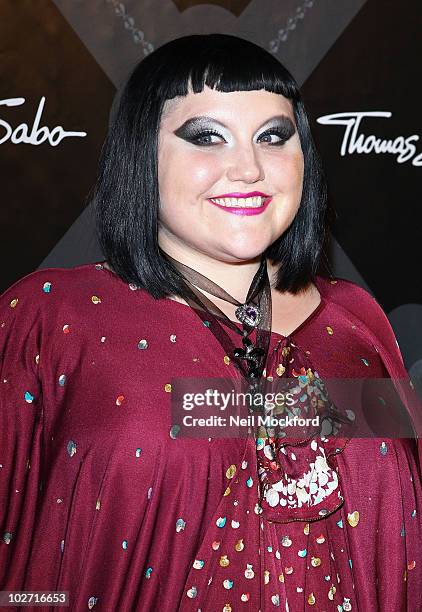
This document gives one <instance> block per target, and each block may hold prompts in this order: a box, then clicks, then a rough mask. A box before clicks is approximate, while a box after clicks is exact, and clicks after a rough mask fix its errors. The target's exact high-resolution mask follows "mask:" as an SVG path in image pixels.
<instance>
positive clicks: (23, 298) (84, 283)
mask: <svg viewBox="0 0 422 612" xmlns="http://www.w3.org/2000/svg"><path fill="white" fill-rule="evenodd" d="M95 265H96V264H84V265H81V266H76V267H74V268H45V269H42V270H35V271H34V272H31V273H30V274H27V275H26V276H23V277H21V278H20V279H18V280H17V281H16V282H15V283H13V284H12V285H10V287H8V288H7V289H6V290H5V291H3V293H2V294H1V295H0V316H1V317H2V319H4V318H5V317H6V318H9V317H11V316H14V317H18V316H19V317H21V316H25V317H26V318H31V317H32V318H34V317H37V318H40V317H41V315H42V314H43V313H45V312H46V310H50V309H54V308H55V307H58V308H59V307H62V306H63V305H64V304H66V303H69V302H71V301H72V296H75V295H78V294H80V293H81V292H87V291H88V289H89V288H90V286H92V281H93V278H94V274H95V271H96V270H95Z"/></svg>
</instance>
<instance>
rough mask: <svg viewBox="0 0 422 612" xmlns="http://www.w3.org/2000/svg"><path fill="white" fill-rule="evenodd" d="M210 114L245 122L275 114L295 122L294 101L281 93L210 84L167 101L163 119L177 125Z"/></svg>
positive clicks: (216, 117)
mask: <svg viewBox="0 0 422 612" xmlns="http://www.w3.org/2000/svg"><path fill="white" fill-rule="evenodd" d="M206 114H208V115H209V116H211V117H214V118H215V119H221V120H223V121H224V119H225V120H226V121H229V120H230V118H231V119H235V120H237V121H242V122H243V121H247V120H248V119H251V121H254V120H256V119H258V120H260V119H261V118H262V119H264V120H265V119H266V118H269V117H271V116H272V115H277V114H285V115H287V116H288V117H290V118H291V119H292V121H294V113H293V108H292V104H291V102H290V100H288V99H287V98H285V97H284V96H282V95H281V94H275V93H272V92H270V91H266V90H264V89H259V90H252V91H231V92H222V91H217V90H216V89H210V88H209V87H206V86H205V87H204V90H203V91H201V92H199V93H193V92H191V91H190V92H189V93H188V94H187V95H186V96H178V97H176V98H172V99H171V100H166V101H165V103H164V106H163V112H162V115H161V121H162V123H163V124H170V123H171V124H173V123H174V122H179V121H181V120H182V119H183V120H186V119H187V118H189V117H194V116H195V115H206Z"/></svg>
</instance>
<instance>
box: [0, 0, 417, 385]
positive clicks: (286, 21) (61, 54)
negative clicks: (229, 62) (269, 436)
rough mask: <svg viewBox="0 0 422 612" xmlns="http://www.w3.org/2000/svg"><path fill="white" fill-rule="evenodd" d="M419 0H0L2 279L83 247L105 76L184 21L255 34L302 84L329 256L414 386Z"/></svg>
mask: <svg viewBox="0 0 422 612" xmlns="http://www.w3.org/2000/svg"><path fill="white" fill-rule="evenodd" d="M421 27H422V5H421V3H420V1H418V0H403V1H402V2H400V3H399V2H393V1H392V0H391V1H390V0H366V1H365V0H331V1H330V0H208V1H202V0H125V1H124V2H119V1H118V0H2V1H1V3H0V46H1V55H0V58H1V59H0V71H1V79H0V88H1V91H0V163H1V170H2V173H1V192H2V205H1V209H0V223H1V243H0V257H1V262H2V266H1V270H2V272H1V282H0V291H2V290H4V289H5V288H6V287H8V286H9V285H11V284H12V283H13V282H15V281H16V280H17V279H19V278H20V277H22V276H23V275H25V274H28V273H29V272H31V271H33V270H35V269H36V268H38V267H41V268H45V267H50V266H52V267H70V266H74V265H78V264H81V263H87V262H91V261H97V260H99V259H101V257H102V254H101V252H100V250H99V247H98V245H97V243H96V240H95V236H94V230H93V220H92V209H91V206H90V205H89V201H88V193H89V190H90V188H91V187H92V185H93V182H94V179H95V173H96V165H97V160H98V156H99V153H100V149H101V146H102V143H103V141H104V137H105V134H106V130H107V127H108V122H109V118H110V111H111V108H112V103H113V100H114V99H115V95H116V91H118V89H119V87H120V86H121V85H122V83H123V82H124V80H125V78H126V76H127V75H128V72H129V71H130V70H131V68H132V67H133V65H134V64H135V63H136V62H138V61H139V59H141V58H142V57H145V55H147V54H148V53H150V52H151V51H153V50H154V49H155V48H157V47H159V46H160V45H161V44H163V43H165V42H167V41H168V40H171V39H173V38H176V37H178V36H182V35H184V34H194V33H210V32H224V33H229V34H235V35H238V36H241V37H244V38H247V39H250V40H252V41H253V42H255V43H257V44H259V45H261V46H262V47H264V48H265V49H267V50H268V51H270V52H271V53H272V54H274V55H275V56H276V57H277V58H279V59H280V60H281V61H282V62H283V63H284V64H285V65H286V67H287V68H288V69H289V70H290V71H291V72H292V73H293V75H294V76H295V78H296V79H297V81H298V83H299V85H300V86H301V87H302V91H303V94H304V98H305V102H306V104H307V108H308V110H309V113H310V117H311V120H312V130H313V133H314V136H315V140H316V142H317V146H318V147H319V150H320V152H321V154H322V157H323V161H324V166H325V169H326V173H327V177H328V183H329V197H330V199H331V201H332V203H333V205H334V207H335V209H336V211H337V220H336V224H335V228H334V232H333V240H332V248H331V254H330V257H331V261H332V263H331V268H332V271H333V273H334V274H335V275H336V276H339V277H342V278H347V279H350V280H352V281H354V282H356V283H358V284H360V285H361V286H363V287H365V288H366V289H367V290H369V291H370V292H371V293H372V294H373V295H374V296H375V297H376V298H377V300H378V301H379V302H380V304H381V306H382V307H383V308H384V310H385V311H386V313H387V314H388V316H389V319H390V321H391V324H392V326H393V328H394V331H395V333H396V336H397V339H398V342H399V345H400V348H401V350H402V353H403V355H404V358H405V362H406V366H407V368H408V370H409V373H410V375H411V377H412V378H413V381H414V383H415V384H416V386H417V388H418V389H419V390H421V389H422V280H421V277H422V274H421V272H420V270H419V265H420V264H421V258H420V255H419V248H420V244H421V237H422V222H421V221H422V214H421V212H420V200H421V186H420V185H421V175H422V142H421V139H420V134H421V122H422V119H421V117H422V115H421V113H420V108H421V103H422V86H421V84H420V76H421V71H420V57H422V37H421V36H420V31H421Z"/></svg>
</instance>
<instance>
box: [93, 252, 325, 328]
mask: <svg viewBox="0 0 422 612" xmlns="http://www.w3.org/2000/svg"><path fill="white" fill-rule="evenodd" d="M104 263H106V262H105V261H101V262H97V263H96V264H95V265H98V264H101V265H102V269H103V270H106V271H107V272H109V273H110V274H111V275H112V276H114V277H115V278H116V279H119V280H121V279H120V277H119V276H118V275H117V274H116V273H115V272H113V270H111V269H110V268H108V267H106V266H104ZM322 282H323V279H322V278H320V277H319V276H315V278H314V284H315V286H316V288H317V289H318V292H319V295H320V301H319V303H318V304H317V306H315V308H314V309H313V310H312V312H311V313H310V314H309V315H308V316H307V317H306V318H305V319H304V320H303V321H302V322H301V323H299V325H297V326H296V327H295V329H294V330H293V331H291V332H290V333H288V334H287V335H283V334H281V333H279V332H276V331H273V330H271V336H273V337H275V338H280V339H286V338H290V337H291V336H293V335H296V334H297V333H298V332H299V331H301V330H302V329H303V328H304V327H305V326H306V325H308V324H309V323H310V322H311V321H312V320H313V319H314V318H315V317H316V316H317V315H318V314H319V313H320V312H321V311H322V310H323V309H324V308H325V305H326V298H325V295H324V290H323V288H322ZM145 293H146V294H147V295H149V294H148V292H147V291H145ZM152 299H154V298H152ZM158 301H161V302H163V303H164V302H166V303H170V304H175V305H176V309H177V308H183V309H184V311H185V312H189V311H190V312H192V310H193V309H192V308H191V307H190V306H189V304H182V302H178V301H177V300H173V299H171V298H169V297H164V298H161V300H158ZM181 312H182V311H181ZM218 318H221V317H218ZM230 320H231V321H232V323H234V324H235V325H236V326H238V328H239V329H242V324H241V323H240V321H233V320H232V319H230Z"/></svg>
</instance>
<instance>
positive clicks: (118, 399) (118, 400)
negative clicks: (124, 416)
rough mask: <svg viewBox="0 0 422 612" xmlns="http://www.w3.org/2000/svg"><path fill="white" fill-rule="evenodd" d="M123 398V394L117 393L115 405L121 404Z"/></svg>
mask: <svg viewBox="0 0 422 612" xmlns="http://www.w3.org/2000/svg"><path fill="white" fill-rule="evenodd" d="M124 400H125V396H124V395H119V396H118V397H117V398H116V406H121V405H122V404H123V402H124Z"/></svg>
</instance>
